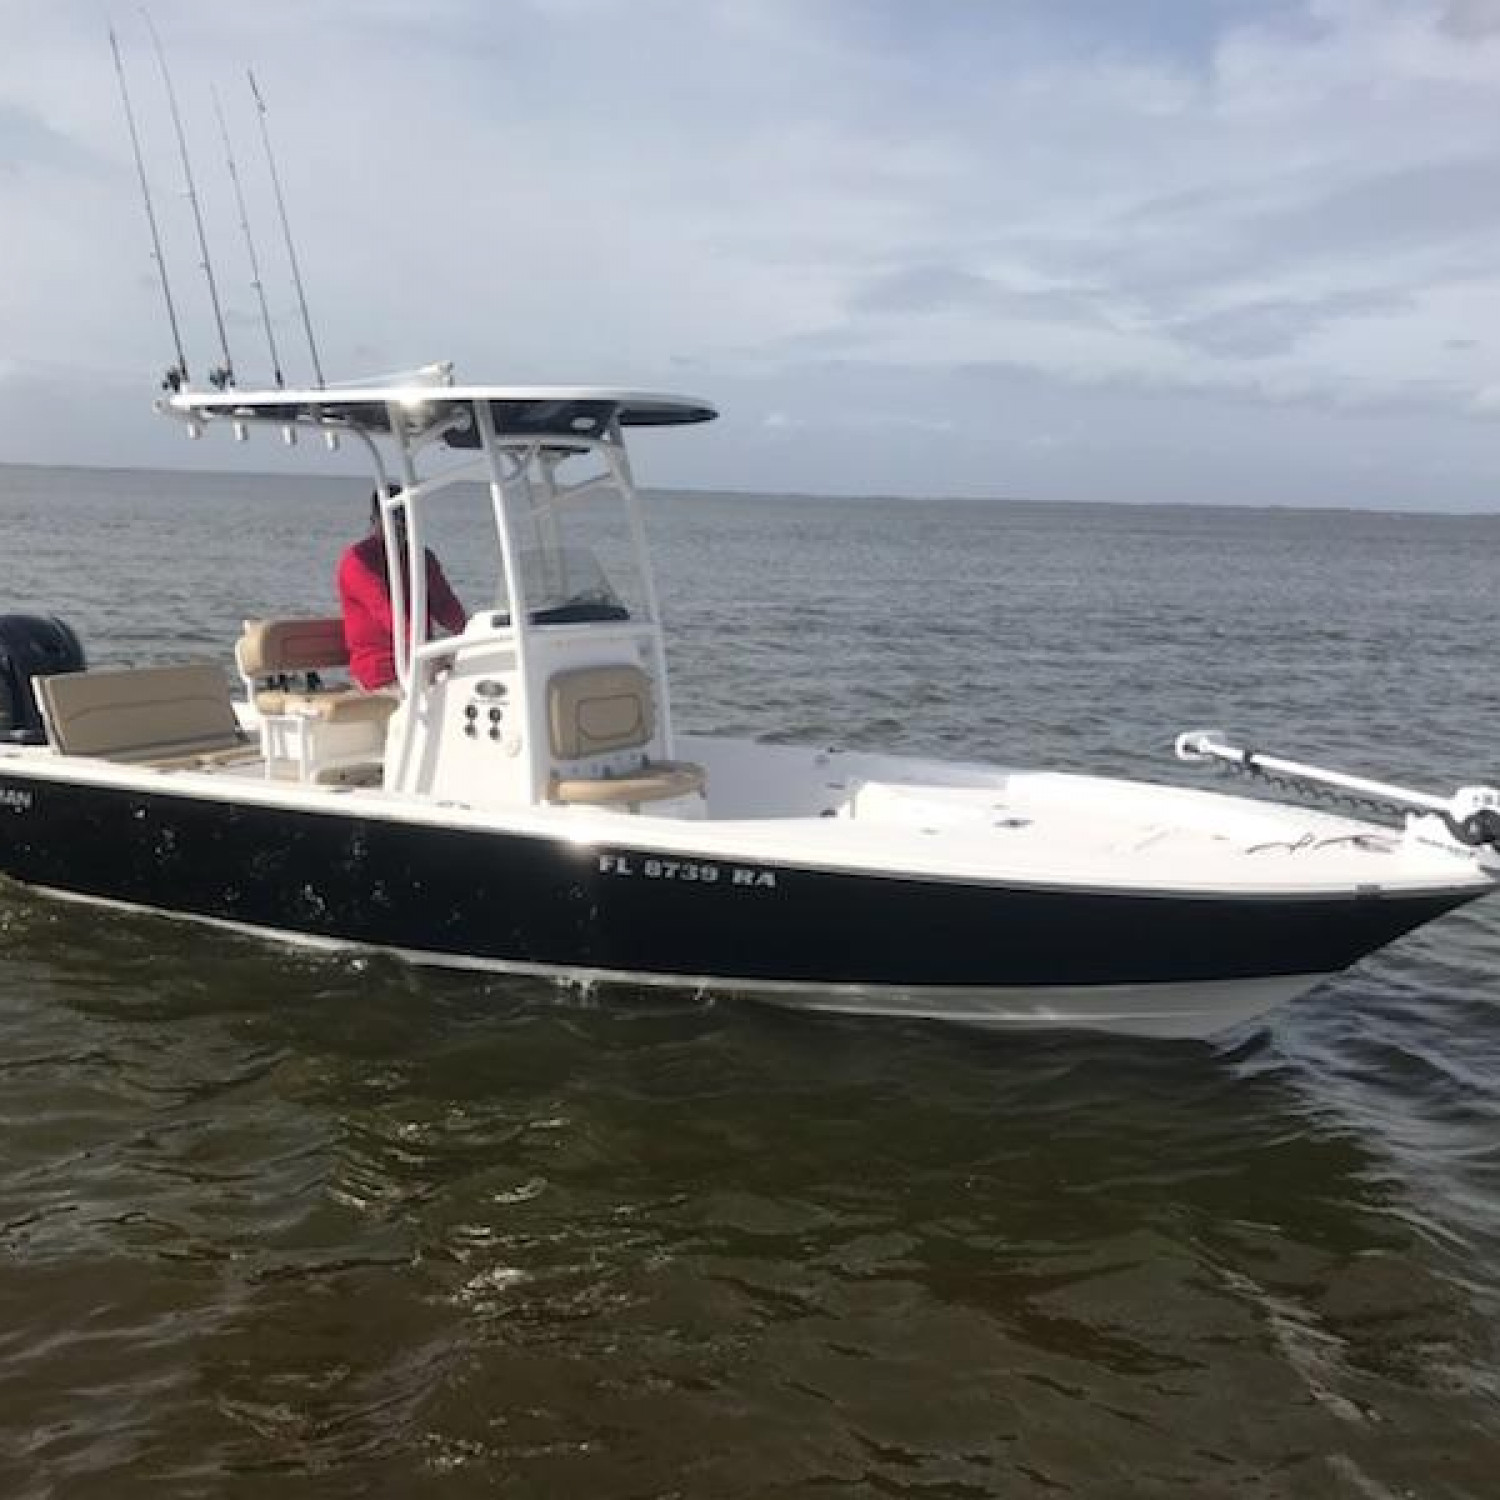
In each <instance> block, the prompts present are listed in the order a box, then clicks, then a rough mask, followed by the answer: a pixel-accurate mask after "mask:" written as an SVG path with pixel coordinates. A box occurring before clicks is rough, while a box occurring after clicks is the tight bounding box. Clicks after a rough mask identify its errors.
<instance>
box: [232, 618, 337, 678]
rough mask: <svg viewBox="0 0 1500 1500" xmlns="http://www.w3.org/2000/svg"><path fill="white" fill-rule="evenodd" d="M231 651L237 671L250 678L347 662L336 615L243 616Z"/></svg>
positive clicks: (272, 675) (335, 665)
mask: <svg viewBox="0 0 1500 1500" xmlns="http://www.w3.org/2000/svg"><path fill="white" fill-rule="evenodd" d="M234 654H235V659H236V660H237V661H238V662H239V664H240V671H241V672H243V673H244V674H245V676H246V677H251V678H259V677H279V676H281V675H283V674H285V673H291V672H320V671H322V670H324V669H325V668H327V667H346V666H348V665H349V647H348V646H347V645H346V644H345V641H344V622H343V621H342V620H339V619H316V620H246V621H245V629H244V633H243V634H242V635H241V636H240V638H239V640H238V641H236V642H235V647H234Z"/></svg>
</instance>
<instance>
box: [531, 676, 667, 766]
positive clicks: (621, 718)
mask: <svg viewBox="0 0 1500 1500" xmlns="http://www.w3.org/2000/svg"><path fill="white" fill-rule="evenodd" d="M547 722H548V725H549V728H550V729H551V733H552V753H553V755H555V756H556V757H557V758H558V759H559V760H586V759H588V757H590V756H592V755H608V754H610V753H611V752H612V751H615V750H633V749H634V748H635V747H636V746H637V745H644V744H646V743H648V742H649V740H650V739H651V736H652V735H653V734H654V733H655V732H656V704H655V701H654V700H653V698H652V696H651V679H650V678H649V677H647V676H646V674H645V673H644V672H643V671H641V669H640V668H639V667H630V666H617V667H582V668H579V669H577V670H575V671H572V672H558V673H556V674H555V675H554V676H553V678H552V680H551V682H549V683H548V684H547Z"/></svg>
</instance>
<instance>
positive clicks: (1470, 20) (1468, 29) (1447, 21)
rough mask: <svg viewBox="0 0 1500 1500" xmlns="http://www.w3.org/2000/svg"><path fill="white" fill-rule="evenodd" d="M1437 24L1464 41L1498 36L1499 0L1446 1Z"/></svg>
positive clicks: (1499, 27) (1499, 28)
mask: <svg viewBox="0 0 1500 1500" xmlns="http://www.w3.org/2000/svg"><path fill="white" fill-rule="evenodd" d="M1439 24H1440V25H1441V26H1442V28H1443V30H1444V31H1446V32H1448V33H1449V35H1451V36H1456V37H1460V38H1462V39H1463V40H1465V41H1472V40H1475V39H1477V38H1482V37H1491V36H1495V35H1497V34H1500V0H1448V3H1447V4H1446V5H1445V6H1444V7H1443V10H1442V15H1441V17H1440V20H1439Z"/></svg>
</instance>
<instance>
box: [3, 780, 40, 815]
mask: <svg viewBox="0 0 1500 1500" xmlns="http://www.w3.org/2000/svg"><path fill="white" fill-rule="evenodd" d="M35 801H36V798H35V797H34V796H33V795H32V793H30V792H26V791H22V790H21V789H20V788H18V787H9V786H8V787H0V807H8V808H9V809H10V810H11V811H12V812H30V811H31V808H32V805H33V803H34V802H35Z"/></svg>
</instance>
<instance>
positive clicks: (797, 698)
mask: <svg viewBox="0 0 1500 1500" xmlns="http://www.w3.org/2000/svg"><path fill="white" fill-rule="evenodd" d="M362 521H363V497H362V487H361V486H360V485H359V484H358V483H356V482H355V481H345V480H309V481H293V480H287V479H260V478H228V477H223V476H214V477H187V476H181V475H177V476H170V475H139V474H104V473H90V472H81V471H63V470H51V471H46V470H28V469H3V468H0V536H3V537H4V539H5V547H4V552H3V554H0V558H3V561H0V608H4V609H11V610H23V609H25V610H45V611H56V612H59V613H61V614H63V615H64V616H65V617H66V618H68V619H69V620H70V621H71V622H72V623H73V624H74V625H75V626H76V627H77V628H78V629H79V631H80V633H81V634H82V635H83V636H84V638H85V641H86V644H87V645H88V646H89V647H90V649H91V652H92V655H93V658H94V660H95V661H96V662H98V663H99V664H105V663H110V662H114V663H124V662H140V663H144V662H148V661H162V660H172V659H184V658H191V657H194V656H205V655H207V656H212V657H215V658H216V659H219V660H221V661H224V662H225V663H226V665H227V664H228V661H229V647H230V642H231V641H232V639H233V637H234V635H235V634H236V632H237V630H238V626H239V621H240V619H241V618H242V617H244V616H245V615H257V614H274V613H299V612H304V611H309V610H312V609H317V610H322V609H325V608H331V606H332V602H333V600H332V568H333V562H334V559H335V558H336V556H337V553H338V550H339V548H340V547H341V546H342V545H343V543H344V542H345V541H347V540H348V539H349V538H350V536H351V535H352V534H353V533H354V532H356V531H357V530H359V529H360V527H361V525H362ZM649 522H650V527H651V532H652V536H653V539H654V541H655V543H656V545H657V552H658V563H659V568H660V574H661V579H660V581H661V584H662V587H663V592H664V595H665V597H666V599H667V600H668V601H669V615H670V620H671V624H672V627H673V651H672V660H673V666H674V671H675V681H676V690H677V698H678V712H679V716H680V720H681V721H682V723H683V724H685V725H686V726H687V727H690V728H696V729H703V730H715V731H732V732H737V733H748V734H756V735H761V736H765V737H768V738H778V739H792V738H811V739H814V740H819V739H827V740H837V741H838V742H839V743H842V744H846V745H858V746H868V747H888V748H900V749H906V750H912V751H920V752H927V751H932V752H937V753H940V754H945V755H963V756H972V757H987V758H1001V759H1006V760H1011V761H1015V762H1045V763H1049V764H1058V765H1067V766H1075V767H1087V768H1091V769H1101V768H1102V769H1109V770H1115V771H1121V772H1127V773H1130V774H1136V775H1162V776H1166V777H1180V778H1182V779H1185V780H1189V781H1193V782H1195V783H1197V782H1199V781H1200V778H1201V773H1199V772H1196V771H1193V770H1191V769H1189V768H1185V767H1184V768H1179V767H1176V766H1175V765H1174V764H1173V763H1172V762H1171V761H1170V759H1169V758H1168V755H1167V750H1168V746H1169V744H1170V739H1171V736H1172V734H1173V733H1174V732H1175V731H1177V730H1178V729H1183V728H1188V727H1193V726H1200V725H1205V724H1222V725H1225V726H1227V727H1229V728H1232V729H1234V730H1237V731H1240V732H1242V733H1243V734H1244V735H1246V736H1247V737H1249V738H1251V739H1253V740H1254V741H1255V742H1256V743H1259V744H1264V745H1267V746H1274V747H1276V748H1278V749H1282V750H1284V751H1288V752H1293V753H1297V754H1300V755H1303V756H1306V757H1307V758H1318V757H1324V758H1328V759H1330V760H1332V761H1333V762H1334V763H1339V764H1344V765H1346V766H1348V767H1350V768H1351V769H1360V770H1365V771H1368V772H1370V773H1373V774H1383V775H1389V776H1392V777H1407V778H1411V779H1412V780H1414V781H1415V782H1417V783H1418V784H1421V785H1431V786H1435V787H1443V786H1449V785H1456V784H1457V783H1458V782H1460V781H1462V780H1465V779H1470V780H1473V779H1489V780H1495V779H1500V765H1497V759H1500V757H1497V754H1496V748H1495V738H1496V733H1495V731H1496V726H1497V721H1500V706H1497V704H1496V693H1495V689H1494V687H1493V684H1492V682H1491V676H1492V673H1491V670H1490V659H1489V652H1490V648H1491V644H1492V640H1493V630H1492V606H1491V598H1492V592H1491V583H1492V572H1493V569H1492V559H1493V558H1494V556H1495V555H1496V548H1497V544H1500V519H1491V518H1484V517H1470V518H1464V519H1458V518H1431V517H1428V518H1421V517H1410V516H1379V515H1359V514H1352V513H1349V514H1346V513H1333V512H1328V513H1320V514H1299V513H1289V512H1266V511H1258V512H1252V511H1218V510H1212V509H1203V510H1173V509H1159V510H1158V509H1109V508H1104V507H1030V506H1011V505H1003V506H1002V505H983V504H974V503H947V502H942V503H929V504H917V503H911V502H904V501H884V500H869V501H858V502H843V503H840V502H831V501H824V500H812V499H794V498H778V499H760V498H744V499H734V500H731V499H727V498H713V497H691V496H662V497H655V498H653V499H652V500H651V501H650V514H649ZM444 550H445V556H446V557H447V558H448V561H449V564H450V571H452V572H453V573H454V576H455V582H456V583H458V585H459V588H460V592H461V593H463V594H464V595H465V597H466V598H468V599H470V600H471V601H473V600H476V599H478V598H479V597H482V588H483V585H482V583H481V581H480V580H479V579H478V578H476V577H474V576H471V574H470V573H469V572H468V571H467V568H468V564H467V562H466V551H465V549H464V548H463V547H462V546H461V545H457V546H456V550H449V549H448V548H446V547H445V549H444ZM913 940H914V941H919V940H920V935H919V934H914V935H913ZM1497 959H1500V900H1497V901H1493V902H1490V903H1485V904H1481V905H1480V906H1479V907H1476V908H1471V909H1470V910H1469V911H1467V912H1464V913H1461V914H1458V915H1457V916H1454V917H1452V918H1449V919H1446V920H1445V921H1443V922H1441V923H1439V924H1437V925H1435V926H1433V927H1431V928H1429V929H1427V930H1426V931H1425V932H1424V933H1421V934H1418V935H1416V936H1414V937H1413V938H1410V939H1408V940H1406V941H1405V942H1403V943H1402V944H1400V945H1398V946H1397V947H1395V948H1393V949H1392V950H1390V951H1389V952H1388V953H1386V954H1385V955H1382V956H1379V957H1377V958H1375V959H1374V960H1372V961H1370V962H1368V963H1366V964H1364V965H1362V966H1361V967H1360V968H1358V969H1357V970H1355V971H1353V972H1352V973H1350V974H1348V975H1346V976H1344V977H1342V978H1340V979H1339V980H1337V981H1336V982H1334V983H1331V984H1329V985H1327V986H1326V987H1324V988H1323V989H1322V990H1321V991H1319V992H1318V993H1317V994H1315V995H1313V996H1310V997H1309V998H1307V999H1306V1000H1304V1001H1301V1002H1298V1003H1297V1004H1296V1005H1294V1006H1292V1007H1289V1008H1287V1009H1284V1010H1283V1011H1281V1012H1279V1013H1278V1014H1277V1015H1275V1016H1274V1017H1273V1018H1272V1019H1271V1021H1270V1022H1269V1024H1267V1025H1265V1026H1261V1027H1254V1028H1250V1029H1247V1030H1245V1031H1243V1032H1241V1033H1238V1034H1235V1035H1231V1036H1230V1037H1227V1038H1225V1039H1224V1040H1223V1041H1222V1042H1220V1043H1218V1044H1216V1045H1214V1046H1210V1047H1205V1046H1198V1045H1181V1044H1160V1043H1135V1042H1127V1041H1122V1040H1117V1039H1109V1038H1096V1039H1089V1038H1078V1037H1061V1036H1054V1037H1045V1038H1034V1039H1028V1040H1006V1039H997V1038H993V1037H985V1036H980V1035H971V1034H965V1033H961V1032H955V1031H949V1030H946V1029H944V1028H941V1027H928V1026H916V1025H900V1024H890V1023H861V1022H854V1021H836V1020H829V1019H808V1018H802V1017H794V1016H785V1015H781V1014H778V1013H776V1012H773V1011H768V1010H762V1009H758V1008H755V1007H752V1006H743V1005H742V1006H731V1005H720V1006H714V1005H709V1004H706V1003H704V1002H702V1001H701V1000H697V999H695V998H694V997H692V996H687V995H684V996H682V997H680V998H672V997H665V996H661V995H653V996H648V995H639V994H615V995H610V996H599V995H589V994H578V993H559V992H558V991H556V990H553V989H551V988H549V987H547V986H544V985H541V984H537V983H532V982H519V981H508V980H506V981H500V980H487V979H478V978H469V977H464V976H455V975H444V974H436V973H419V972H416V971H410V970H406V969H403V968H402V967H400V966H398V965H395V964H391V963H387V962H385V961H383V960H368V959H355V958H348V957H344V958H322V957H309V956H307V955H305V954H299V953H295V952H288V951H286V950H281V949H278V948H275V947H272V946H263V945H261V944H259V943H256V942H253V941H250V940H241V939H235V938H231V937H226V936H224V935H222V934H219V933H214V932H208V931H204V930H201V929H195V928H193V927H191V926H187V925H181V924H176V923H172V922H169V921H166V920H158V919H151V918H145V917H128V916H116V915H105V914H100V913H98V912H95V911H91V910H89V909H87V908H83V907H76V906H69V905H61V904H55V903H51V902H47V901H43V900H40V899H37V898H34V897H31V896H29V895H27V894H26V893H24V892H22V891H19V890H17V889H15V888H14V887H7V888H3V889H0V994H3V1003H0V1494H4V1495H6V1496H16V1497H24V1500H34V1497H43V1496H47V1497H52V1496H57V1497H69V1500H71V1497H74V1496H81V1497H88V1496H101V1497H104V1496H108V1497H110V1500H120V1497H132V1496H151V1497H160V1496H164V1495H167V1496H199V1495H201V1496H210V1495H212V1496H222V1495H229V1496H233V1497H260V1496H267V1497H276V1500H288V1497H293V1496H301V1495H307V1496H318V1497H320V1500H321V1497H328V1496H344V1495H347V1496H355V1495H361V1496H362V1495H372V1494H381V1495H386V1494H389V1495H415V1494H423V1495H426V1494H433V1495H442V1496H470V1495H474V1496H478V1495H486V1496H488V1495H496V1494H500V1495H516V1496H533V1495H588V1496H589V1497H591V1500H605V1497H621V1500H624V1497H646V1496H661V1497H666V1496H683V1497H688V1496H692V1497H699V1496H714V1497H719V1496H725V1497H728V1496H735V1497H738V1496H744V1497H751V1496H755V1497H761V1496H803V1495H819V1496H822V1495H828V1496H833V1495H845V1494H847V1495H868V1494H884V1495H901V1496H922V1497H939V1496H941V1497H950V1496H951V1497H972V1496H986V1495H1007V1496H1008V1495H1021V1494H1032V1493H1036V1494H1043V1493H1047V1494H1051V1493H1059V1494H1073V1495H1089V1496H1094V1495H1100V1496H1104V1495H1108V1496H1114V1495H1120V1494H1142V1495H1154V1494H1168V1493H1172V1494H1179V1493H1186V1494H1194V1495H1198V1494H1230V1493H1246V1494H1253V1495H1256V1496H1257V1497H1259V1496H1301V1495H1307V1496H1318V1497H1325V1496H1351V1497H1360V1500H1368V1497H1381V1500H1384V1497H1390V1496H1406V1495H1417V1496H1422V1497H1427V1496H1493V1495H1495V1494H1497V1493H1500V1478H1497V1475H1500V1436H1497V1432H1500V1360H1497V1354H1500V1269H1497V1266H1500V1257H1497V1253H1496V1252H1497V1250H1500V1144H1497V1143H1500V1005H1497V1003H1496V1002H1497V999H1500V982H1497Z"/></svg>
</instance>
